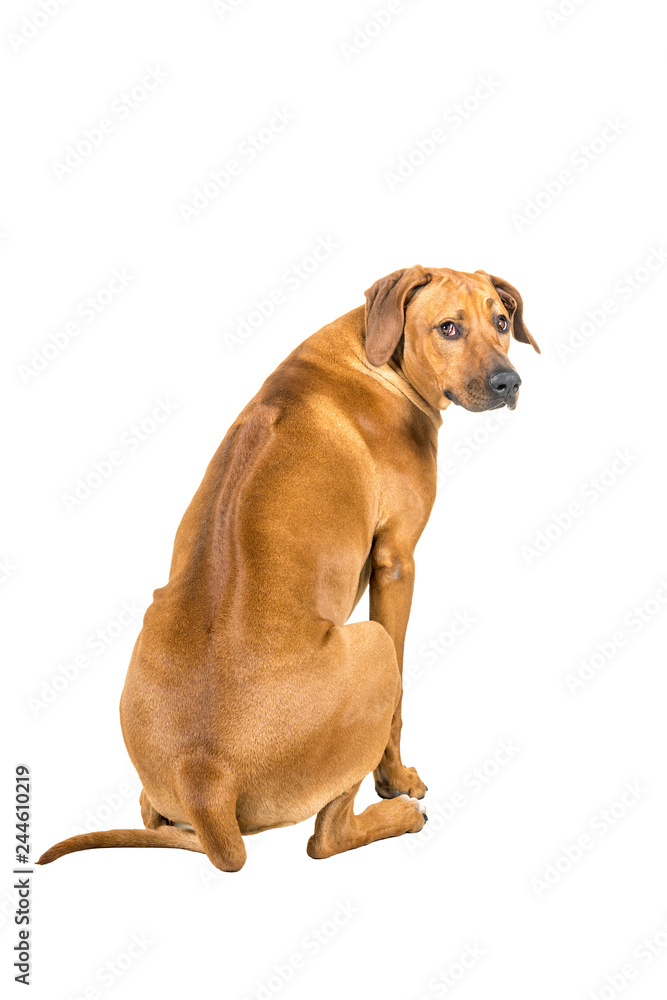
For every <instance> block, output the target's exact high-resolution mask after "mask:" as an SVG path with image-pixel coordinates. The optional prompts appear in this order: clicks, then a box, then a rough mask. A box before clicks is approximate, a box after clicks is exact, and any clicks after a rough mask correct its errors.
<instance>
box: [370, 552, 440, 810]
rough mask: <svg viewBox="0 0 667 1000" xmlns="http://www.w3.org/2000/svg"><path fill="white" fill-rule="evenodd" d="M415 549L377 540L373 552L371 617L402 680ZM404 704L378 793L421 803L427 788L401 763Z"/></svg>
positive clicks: (380, 773) (383, 763)
mask: <svg viewBox="0 0 667 1000" xmlns="http://www.w3.org/2000/svg"><path fill="white" fill-rule="evenodd" d="M413 548H414V547H413V546H407V545H405V544H403V545H401V544H399V543H397V542H395V541H392V540H387V539H377V540H376V542H375V545H374V547H373V550H372V552H371V566H372V570H371V579H370V617H371V620H372V621H376V622H380V624H381V625H383V626H384V628H385V629H386V631H387V632H388V633H389V635H390V636H391V638H392V640H393V642H394V647H395V649H396V658H397V660H398V669H399V671H400V673H401V678H402V677H403V646H404V644H405V632H406V629H407V627H408V618H409V616H410V605H411V604H412V590H413V587H414V580H415V564H414V559H413ZM401 701H402V693H401V697H399V700H398V705H397V706H396V711H395V712H394V717H393V719H392V722H391V731H390V734H389V742H388V743H387V748H386V750H385V752H384V755H383V757H382V760H381V761H380V763H379V765H378V767H377V768H376V770H375V771H374V775H375V790H376V791H377V793H378V795H380V796H381V797H382V798H384V799H390V798H394V797H395V796H396V795H409V796H411V797H412V798H417V799H421V798H423V796H424V794H425V792H426V785H425V784H424V782H423V781H422V780H421V778H420V777H419V775H418V774H417V772H416V770H415V769H414V767H406V766H405V765H404V764H403V762H402V761H401V749H400V741H401V726H402V724H403V723H402V718H401Z"/></svg>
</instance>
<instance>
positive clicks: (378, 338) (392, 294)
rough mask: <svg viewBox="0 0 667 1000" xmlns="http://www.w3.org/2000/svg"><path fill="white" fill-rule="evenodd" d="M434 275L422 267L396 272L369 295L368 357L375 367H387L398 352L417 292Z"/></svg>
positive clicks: (373, 288)
mask: <svg viewBox="0 0 667 1000" xmlns="http://www.w3.org/2000/svg"><path fill="white" fill-rule="evenodd" d="M430 280H431V275H430V274H429V273H428V271H425V270H424V268H423V267H421V265H420V264H416V265H415V266H414V267H407V268H405V267H404V268H402V270H400V271H393V272H392V274H388V275H387V277H386V278H380V279H379V280H378V281H376V282H375V284H374V285H371V287H370V288H369V289H368V291H367V292H366V342H365V346H366V357H367V358H368V360H369V361H370V363H371V364H372V365H375V366H376V367H378V366H379V365H383V364H385V363H386V362H387V361H388V360H389V358H390V357H391V356H392V354H393V353H394V351H395V350H396V346H397V344H398V342H399V340H400V339H401V334H402V333H403V327H404V325H405V310H406V308H407V305H408V302H409V301H410V299H411V298H412V296H413V295H414V293H415V291H416V289H417V288H421V286H422V285H427V284H428V282H429V281H430Z"/></svg>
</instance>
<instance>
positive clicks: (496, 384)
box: [365, 265, 540, 410]
mask: <svg viewBox="0 0 667 1000" xmlns="http://www.w3.org/2000/svg"><path fill="white" fill-rule="evenodd" d="M511 335H513V336H514V338H515V339H516V340H520V341H522V342H523V343H524V344H532V346H533V347H534V348H535V350H536V351H537V352H538V354H539V353H540V349H539V347H538V346H537V344H536V343H535V341H534V340H533V338H532V337H531V335H530V333H529V332H528V330H527V329H526V326H525V324H524V322H523V301H522V299H521V296H520V295H519V293H518V291H517V290H516V288H514V287H513V286H512V285H510V284H509V282H507V281H504V280H503V279H502V278H496V277H495V276H494V275H492V274H487V273H486V271H475V273H474V274H468V273H467V272H465V271H452V270H450V269H449V268H424V267H421V266H419V265H417V266H416V267H409V268H405V269H403V270H401V271H394V272H393V274H389V275H387V277H386V278H380V280H379V281H376V282H375V284H374V285H373V286H372V287H371V288H369V289H368V291H367V292H366V337H365V348H366V355H367V357H368V360H369V361H370V363H371V364H372V365H375V366H378V365H383V364H385V363H386V362H387V361H388V360H389V359H390V358H391V357H392V356H394V357H395V359H396V360H397V361H398V362H399V363H400V366H401V368H402V370H403V373H404V375H405V376H406V378H407V379H408V381H409V382H410V383H411V384H412V385H413V386H414V388H415V389H416V390H417V391H418V392H419V393H420V395H421V396H422V397H423V398H424V399H426V400H427V401H428V402H429V403H430V404H431V405H432V406H434V407H435V408H436V409H439V410H442V409H445V408H446V407H447V406H449V404H450V402H451V403H458V404H459V405H460V406H464V407H465V408H466V409H467V410H494V409H496V408H497V407H500V406H508V407H509V408H510V409H512V410H513V409H514V407H515V406H516V402H517V397H518V394H519V386H520V384H521V379H520V378H519V375H518V373H517V372H516V370H515V368H514V367H513V366H512V365H511V364H510V362H509V360H508V358H507V352H508V349H509V343H510V336H511Z"/></svg>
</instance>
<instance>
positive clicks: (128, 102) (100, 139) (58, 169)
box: [51, 66, 168, 181]
mask: <svg viewBox="0 0 667 1000" xmlns="http://www.w3.org/2000/svg"><path fill="white" fill-rule="evenodd" d="M167 77H168V74H167V73H166V72H165V70H163V69H160V67H159V66H147V67H146V69H145V70H144V74H143V76H142V77H141V80H140V81H139V82H138V83H135V84H134V86H132V87H130V88H129V89H128V90H124V91H123V92H122V93H121V94H119V95H118V97H116V98H114V100H113V101H112V102H111V106H110V108H109V110H108V111H107V113H106V114H105V115H104V116H103V117H102V118H100V119H99V120H98V121H97V122H96V123H95V124H94V125H91V126H89V127H87V128H84V130H83V131H82V133H81V135H80V136H79V138H78V139H75V140H74V142H71V143H70V144H69V145H68V146H67V147H66V148H65V153H64V155H63V156H62V158H61V159H60V160H52V161H51V169H52V170H53V173H54V174H55V176H56V178H57V179H58V180H59V181H62V180H63V179H64V178H65V177H69V176H70V175H71V174H73V173H74V171H75V170H76V169H77V167H80V166H81V164H82V163H84V162H85V161H86V160H88V159H89V157H90V156H91V155H92V154H93V153H94V152H95V150H96V149H99V148H100V147H101V146H102V145H103V144H104V143H105V142H106V140H107V139H108V137H109V136H110V135H112V134H113V133H114V132H116V130H117V128H118V126H119V125H120V123H121V122H124V121H127V119H128V118H129V117H130V116H131V115H132V114H133V113H134V112H135V111H136V110H137V108H139V107H141V105H142V104H144V102H145V101H146V100H147V98H148V97H149V96H150V95H151V94H152V93H154V92H155V91H156V90H157V89H158V87H160V86H162V84H163V83H164V81H165V80H166V79H167Z"/></svg>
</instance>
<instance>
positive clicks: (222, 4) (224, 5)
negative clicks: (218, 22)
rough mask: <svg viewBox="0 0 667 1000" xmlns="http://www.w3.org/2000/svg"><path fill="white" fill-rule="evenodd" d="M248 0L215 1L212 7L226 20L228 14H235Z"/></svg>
mask: <svg viewBox="0 0 667 1000" xmlns="http://www.w3.org/2000/svg"><path fill="white" fill-rule="evenodd" d="M245 2H246V0H213V2H212V4H211V6H212V8H213V10H214V11H215V13H216V14H217V15H218V17H219V18H221V19H222V18H225V17H226V16H227V14H233V13H234V11H235V10H238V9H239V7H242V6H243V5H244V3H245Z"/></svg>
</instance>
